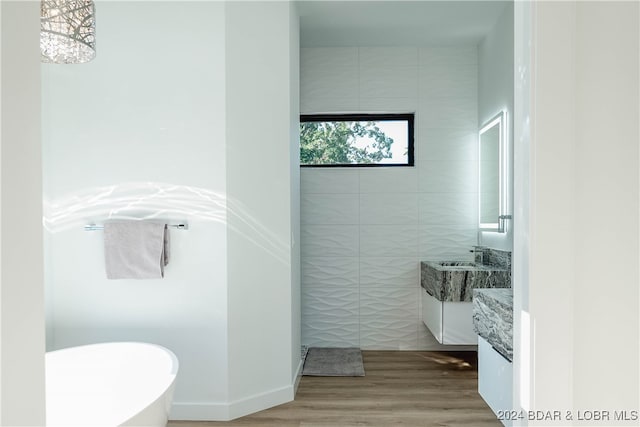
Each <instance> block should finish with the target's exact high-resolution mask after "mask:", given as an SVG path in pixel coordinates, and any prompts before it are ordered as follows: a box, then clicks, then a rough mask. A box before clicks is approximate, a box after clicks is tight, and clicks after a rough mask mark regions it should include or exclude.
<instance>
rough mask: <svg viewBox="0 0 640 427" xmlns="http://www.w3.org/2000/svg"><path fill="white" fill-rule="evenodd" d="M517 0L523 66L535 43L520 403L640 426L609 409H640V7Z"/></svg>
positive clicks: (529, 84)
mask: <svg viewBox="0 0 640 427" xmlns="http://www.w3.org/2000/svg"><path fill="white" fill-rule="evenodd" d="M517 8H518V9H517V10H518V17H519V18H520V19H519V20H518V22H519V23H520V22H523V23H524V25H523V27H521V29H520V30H519V35H520V36H524V37H523V38H521V39H519V40H520V42H519V43H517V44H516V46H517V49H518V50H517V57H518V58H519V62H518V63H519V65H526V64H527V63H528V60H527V59H526V58H525V56H526V52H528V42H529V41H531V46H533V51H532V52H531V53H532V56H531V57H530V60H531V62H530V65H531V68H530V69H531V74H530V75H529V74H528V68H523V69H521V70H522V71H524V73H523V77H525V78H526V80H525V81H520V80H519V85H518V92H517V98H519V97H520V96H522V97H523V98H522V99H523V100H526V99H529V100H530V102H529V105H530V107H531V108H530V114H529V116H528V120H527V115H526V110H527V106H526V105H525V108H524V109H523V110H522V112H523V113H525V114H524V115H519V118H520V119H522V123H523V124H525V126H522V125H519V126H518V133H517V138H518V140H520V137H522V140H523V142H524V143H523V145H522V147H519V146H518V145H517V147H518V148H517V150H518V152H517V153H516V159H517V160H518V163H517V164H516V171H517V188H518V189H519V190H520V189H521V190H523V191H522V192H521V193H520V192H517V193H516V197H517V200H516V212H519V211H522V212H523V214H524V218H525V219H526V221H523V222H516V230H515V236H516V249H518V248H520V246H521V245H524V247H525V248H526V250H525V251H523V252H522V256H518V257H517V258H516V259H515V260H514V271H515V272H516V275H515V277H516V279H522V285H523V286H522V287H520V288H518V287H516V289H515V292H517V294H516V298H515V303H516V305H515V321H516V330H515V335H514V339H515V340H516V342H517V343H518V344H517V346H519V347H520V348H518V347H516V352H515V354H516V360H515V362H516V364H515V366H517V367H519V371H520V375H519V378H517V379H516V384H515V385H516V390H517V392H516V393H517V394H516V398H517V400H516V402H518V405H519V406H520V407H522V408H524V409H532V410H554V409H557V410H561V411H563V413H564V411H565V410H573V411H574V414H575V413H576V412H575V411H578V410H581V411H585V410H608V411H611V414H612V415H611V420H610V421H609V422H607V420H600V421H599V422H598V424H599V425H636V424H637V420H635V421H632V422H627V423H621V422H620V421H616V420H615V419H614V418H613V411H615V410H618V411H622V410H627V411H631V410H636V411H637V410H638V409H639V399H640V390H639V386H638V384H639V381H638V375H639V373H640V372H639V366H638V360H639V358H640V354H639V349H638V336H639V332H640V330H639V329H640V322H639V320H640V319H639V317H638V312H639V310H638V308H639V307H638V306H639V300H638V298H639V290H638V282H639V280H640V277H639V267H640V251H639V235H638V232H639V227H638V226H639V219H640V215H639V210H638V209H639V194H640V193H639V190H640V187H639V173H638V171H639V170H640V165H639V161H640V159H639V151H638V140H639V139H640V130H639V128H638V120H637V119H638V116H639V113H640V111H639V105H640V95H639V89H640V87H639V83H638V76H639V71H640V70H639V66H638V64H639V60H640V58H639V52H640V49H639V47H640V46H639V43H640V9H639V6H638V4H637V3H635V2H634V3H631V2H630V3H624V2H619V3H614V2H608V3H604V2H598V3H582V2H562V3H553V2H552V3H549V2H541V3H536V4H534V5H533V6H532V8H531V10H530V11H529V10H528V8H529V5H527V6H526V7H521V6H517ZM529 17H530V18H531V21H530V22H531V24H532V25H531V27H530V31H528V30H529V27H528V18H529ZM523 52H525V53H524V55H523V54H522V53H523ZM529 90H530V92H529ZM518 105H520V102H519V103H518ZM519 111H520V110H519ZM529 141H530V143H529ZM565 423H566V424H574V423H576V421H575V420H574V421H573V422H567V421H566V420H565ZM539 424H542V423H539Z"/></svg>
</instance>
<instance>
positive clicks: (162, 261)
mask: <svg viewBox="0 0 640 427" xmlns="http://www.w3.org/2000/svg"><path fill="white" fill-rule="evenodd" d="M104 259H105V267H106V271H107V279H161V278H162V277H164V266H165V265H167V264H168V263H169V231H168V230H167V225H166V224H164V223H159V222H150V221H122V222H107V223H105V224H104Z"/></svg>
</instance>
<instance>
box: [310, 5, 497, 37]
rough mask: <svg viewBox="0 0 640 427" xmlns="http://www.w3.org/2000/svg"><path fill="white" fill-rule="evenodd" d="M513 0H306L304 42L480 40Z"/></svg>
mask: <svg viewBox="0 0 640 427" xmlns="http://www.w3.org/2000/svg"><path fill="white" fill-rule="evenodd" d="M507 1H508V0H507ZM507 1H505V0H502V1H484V0H475V1H457V0H448V1H431V0H413V1H400V0H387V1H382V0H380V1H369V0H350V1H332V0H324V1H315V0H300V1H299V2H298V10H299V12H300V44H301V46H302V47H321V46H424V45H434V44H461V43H465V44H467V43H476V44H477V43H479V42H480V41H481V40H482V38H483V37H484V36H485V35H486V34H487V33H488V32H489V30H491V28H492V27H493V25H494V24H495V22H496V20H497V19H498V17H499V16H500V13H501V12H502V10H503V9H504V7H505V5H506V4H507Z"/></svg>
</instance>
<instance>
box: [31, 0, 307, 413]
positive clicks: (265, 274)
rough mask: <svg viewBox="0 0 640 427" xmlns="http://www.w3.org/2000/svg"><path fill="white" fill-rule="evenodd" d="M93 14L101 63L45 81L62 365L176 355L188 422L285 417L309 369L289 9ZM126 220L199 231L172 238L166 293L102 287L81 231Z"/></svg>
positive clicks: (53, 319) (279, 5)
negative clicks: (70, 356)
mask: <svg viewBox="0 0 640 427" xmlns="http://www.w3.org/2000/svg"><path fill="white" fill-rule="evenodd" d="M96 9H97V16H99V21H98V24H97V25H98V27H99V34H100V36H99V39H98V43H97V51H98V52H97V57H96V59H95V60H94V61H92V62H90V63H88V64H83V65H78V66H55V65H45V66H43V86H44V93H43V134H44V147H45V148H44V150H45V161H44V173H45V180H44V182H45V216H46V226H47V230H48V233H47V236H46V242H47V255H48V257H49V260H48V263H47V266H48V269H47V282H48V298H49V299H50V301H51V302H50V305H49V308H50V310H49V317H50V331H51V333H50V337H49V341H50V343H51V348H61V347H67V346H72V345H78V344H86V343H90V342H98V341H115V340H135V341H148V342H154V343H157V344H161V345H164V346H166V347H168V348H170V349H171V350H173V351H174V352H175V353H176V355H177V356H178V359H179V360H180V372H179V375H178V382H177V387H176V393H175V397H174V407H173V411H172V418H175V419H200V420H226V419H230V418H234V417H237V416H241V415H245V414H247V413H250V412H254V411H257V410H261V409H264V408H267V407H269V406H273V405H276V404H280V403H284V402H286V401H289V400H291V399H292V398H293V384H294V381H295V378H296V376H297V374H298V369H299V367H300V338H299V330H297V329H296V324H298V323H299V314H297V313H298V312H299V302H297V301H295V298H296V296H297V295H298V294H299V279H298V273H297V269H298V267H297V264H296V263H298V262H299V261H298V255H297V254H296V251H297V250H298V249H297V246H295V245H294V243H293V242H294V241H296V240H297V234H298V233H299V232H298V231H297V225H296V221H297V218H296V215H297V206H296V205H294V204H293V203H295V199H294V197H293V196H292V194H294V192H296V191H297V190H296V189H297V187H298V184H297V182H298V181H299V178H298V176H297V172H294V173H292V170H295V169H293V168H292V165H295V167H296V169H297V165H298V162H297V159H296V158H292V157H293V155H292V153H293V152H294V151H293V150H294V148H295V149H296V150H297V146H298V144H297V140H295V139H293V138H292V137H291V132H292V129H293V128H295V129H296V130H297V128H298V125H297V116H298V107H297V106H298V103H299V101H298V91H297V88H296V86H297V79H298V77H297V73H298V67H297V50H298V49H297V16H296V15H295V13H294V12H293V10H292V9H291V5H290V4H289V3H288V2H269V3H263V2H255V3H249V2H239V3H237V2H193V3H180V4H178V3H174V2H157V3H148V2H140V3H136V2H101V3H99V4H97V6H96ZM265 17H268V19H265ZM292 118H294V120H292ZM296 155H297V154H296ZM131 217H135V218H152V217H159V218H166V219H170V220H172V221H182V220H186V221H188V223H189V227H190V228H189V230H188V231H176V230H173V231H172V232H171V262H170V264H169V265H168V266H167V268H166V269H165V277H164V279H162V280H155V281H149V280H147V281H132V280H119V281H107V280H106V278H105V273H104V262H103V248H102V244H103V243H102V242H103V240H102V233H101V232H85V231H83V225H84V224H86V223H91V222H94V221H95V222H98V223H102V222H103V221H105V220H107V219H109V218H131ZM292 236H293V238H292ZM257 353H260V355H261V357H259V358H257V359H256V354H257Z"/></svg>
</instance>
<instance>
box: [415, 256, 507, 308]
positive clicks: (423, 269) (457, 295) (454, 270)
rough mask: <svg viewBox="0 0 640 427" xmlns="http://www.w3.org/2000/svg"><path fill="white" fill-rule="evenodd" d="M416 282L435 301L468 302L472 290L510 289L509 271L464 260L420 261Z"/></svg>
mask: <svg viewBox="0 0 640 427" xmlns="http://www.w3.org/2000/svg"><path fill="white" fill-rule="evenodd" d="M420 284H421V285H422V287H423V288H424V289H425V290H426V291H427V293H429V295H432V296H434V297H435V298H436V299H437V300H439V301H456V302H470V301H472V299H473V289H478V288H510V287H511V271H509V270H508V269H506V268H503V267H499V266H494V265H486V264H478V263H475V262H466V261H422V262H421V263H420Z"/></svg>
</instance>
